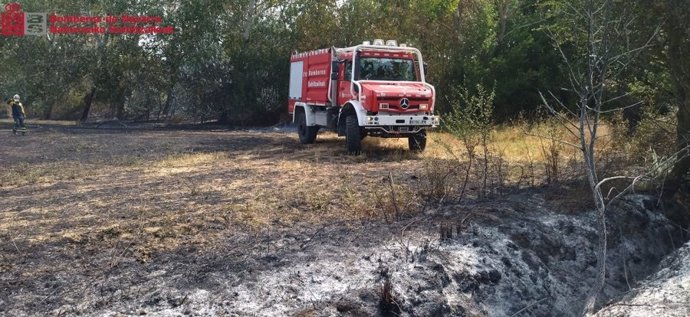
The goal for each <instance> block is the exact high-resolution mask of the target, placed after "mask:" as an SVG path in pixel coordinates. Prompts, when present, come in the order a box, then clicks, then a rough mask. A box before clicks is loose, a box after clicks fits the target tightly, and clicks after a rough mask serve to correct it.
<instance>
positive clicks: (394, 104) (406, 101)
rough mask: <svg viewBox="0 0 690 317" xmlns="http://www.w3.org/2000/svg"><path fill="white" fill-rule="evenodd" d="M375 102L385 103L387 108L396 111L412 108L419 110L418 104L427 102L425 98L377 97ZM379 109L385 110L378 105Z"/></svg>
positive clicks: (412, 109) (411, 109) (410, 109)
mask: <svg viewBox="0 0 690 317" xmlns="http://www.w3.org/2000/svg"><path fill="white" fill-rule="evenodd" d="M377 102H378V103H379V105H381V104H387V105H388V109H389V110H397V111H414V110H419V105H420V104H428V103H429V102H428V99H426V98H399V97H395V98H378V99H377ZM379 110H385V109H381V107H380V106H379Z"/></svg>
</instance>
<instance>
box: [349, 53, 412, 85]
mask: <svg viewBox="0 0 690 317" xmlns="http://www.w3.org/2000/svg"><path fill="white" fill-rule="evenodd" d="M414 65H415V63H414V61H413V60H411V59H401V58H380V57H363V58H360V59H359V76H358V77H359V79H360V80H388V81H417V72H415V69H414Z"/></svg>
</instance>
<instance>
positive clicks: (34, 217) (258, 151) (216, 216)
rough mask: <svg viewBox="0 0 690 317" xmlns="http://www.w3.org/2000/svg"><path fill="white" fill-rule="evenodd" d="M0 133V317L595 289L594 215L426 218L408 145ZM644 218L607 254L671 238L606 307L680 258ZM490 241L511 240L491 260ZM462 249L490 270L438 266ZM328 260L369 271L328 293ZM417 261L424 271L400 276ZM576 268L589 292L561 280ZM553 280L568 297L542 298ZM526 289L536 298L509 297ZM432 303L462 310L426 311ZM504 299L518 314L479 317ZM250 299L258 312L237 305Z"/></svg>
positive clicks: (659, 226)
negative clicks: (324, 265) (357, 152)
mask: <svg viewBox="0 0 690 317" xmlns="http://www.w3.org/2000/svg"><path fill="white" fill-rule="evenodd" d="M3 132H7V136H6V137H3V138H2V139H0V153H2V156H0V182H1V183H0V197H1V201H2V202H1V204H0V315H5V316H23V315H31V316H45V315H55V316H71V315H95V316H101V315H113V316H116V315H145V314H149V315H161V316H178V315H214V316H215V315H223V314H227V315H256V314H258V315H301V316H321V315H343V316H366V315H382V316H397V315H400V314H403V315H419V316H433V315H437V316H442V315H457V316H465V315H467V316H479V315H485V314H486V315H500V313H497V311H498V312H506V313H508V312H510V313H515V312H518V311H521V310H524V311H525V312H527V315H550V314H549V313H547V312H553V313H554V314H556V315H557V314H562V313H565V314H570V313H572V311H568V310H569V309H571V308H573V307H569V306H567V305H565V304H562V302H563V301H564V300H562V299H561V300H558V301H556V300H548V301H547V300H542V298H547V299H548V298H552V299H553V297H556V296H562V297H568V296H570V297H573V298H571V300H573V301H579V300H582V295H583V294H578V293H577V290H585V289H586V288H587V285H589V284H588V280H587V279H591V278H592V277H593V276H594V275H593V274H594V273H593V272H594V271H593V270H594V264H595V262H593V259H594V258H595V257H594V255H593V253H592V251H591V250H587V249H586V248H588V247H592V248H591V249H593V246H592V244H593V243H594V242H595V241H596V234H595V231H594V229H592V228H591V227H587V226H589V225H592V226H593V224H594V218H592V217H590V216H591V214H586V213H585V211H583V212H581V213H577V212H573V211H571V210H568V211H565V212H560V211H558V206H559V202H558V201H557V200H554V201H545V200H538V201H537V202H534V199H533V198H534V197H544V196H547V197H548V196H549V193H551V191H548V190H547V191H546V192H545V190H543V189H521V190H515V189H513V190H512V191H507V192H506V194H504V195H502V196H501V197H496V198H495V199H491V200H482V201H478V200H477V201H472V202H470V201H469V200H468V201H467V202H463V203H460V204H453V205H438V204H434V203H431V202H429V200H428V199H427V198H428V197H426V196H425V193H424V188H427V185H426V184H425V183H424V181H425V180H424V177H425V176H424V175H426V174H425V171H426V170H427V169H428V164H427V163H426V159H427V158H428V157H425V156H424V155H416V154H410V153H408V152H407V150H406V149H405V147H406V142H403V141H400V142H395V141H393V142H388V143H380V142H371V141H365V144H364V154H363V155H362V156H360V157H351V156H347V155H346V153H345V151H344V140H342V139H338V138H336V137H335V136H334V135H331V134H326V135H325V136H322V135H320V136H319V139H318V140H317V144H315V145H310V146H304V145H300V144H299V142H298V140H297V137H296V133H293V132H292V131H282V130H276V131H274V130H271V129H268V130H226V129H223V128H217V129H208V128H207V129H198V128H195V129H136V128H128V129H100V128H95V127H90V128H78V127H57V126H33V129H31V131H30V133H29V135H27V136H12V135H10V132H8V131H7V130H3ZM582 199H587V198H584V197H583V198H582ZM569 200H572V199H570V198H569ZM628 205H634V202H628ZM631 208H632V209H635V208H636V207H631ZM552 209H554V210H556V211H555V212H551V214H550V218H549V219H548V221H547V220H545V221H544V222H543V223H540V224H535V223H536V221H535V220H534V219H536V218H538V217H539V216H538V215H539V214H540V213H549V212H550V211H547V210H552ZM651 214H652V213H651V212H650V211H640V212H637V213H632V215H633V216H631V217H633V220H634V219H637V218H639V219H637V220H635V221H632V222H629V223H628V222H626V223H627V224H623V222H621V221H619V222H615V221H612V223H614V224H613V225H612V226H614V227H612V230H615V232H617V233H616V234H615V235H612V237H611V239H612V241H611V244H612V245H613V246H614V248H615V247H616V246H623V245H626V244H627V243H629V241H632V240H634V241H638V240H642V239H649V238H650V237H655V236H656V235H660V234H658V232H661V231H663V232H664V237H663V238H660V240H663V241H662V242H658V241H654V242H650V243H657V242H658V246H657V247H651V248H650V247H648V246H646V245H644V246H640V247H637V248H635V247H631V248H628V247H626V249H625V250H627V251H630V250H643V252H639V253H638V254H636V255H634V256H626V257H625V259H622V260H620V261H618V262H621V263H625V264H622V265H621V266H620V268H619V269H615V268H614V269H612V273H611V275H612V277H611V278H612V281H611V282H610V283H609V284H610V287H609V290H608V293H607V294H608V295H610V296H611V297H613V296H616V295H619V294H621V293H623V292H625V291H626V290H625V289H626V288H627V287H629V286H630V284H634V282H635V281H633V280H639V279H641V278H643V277H644V276H646V275H647V274H650V273H651V271H652V270H653V268H654V265H655V263H657V262H658V261H659V259H660V258H661V257H662V256H663V255H664V254H666V253H668V252H671V250H672V248H673V246H674V245H675V244H677V243H681V242H680V240H679V239H680V238H677V237H678V233H677V232H675V231H673V227H672V226H670V225H666V224H665V223H664V222H663V221H662V220H658V219H657V220H653V219H656V218H654V216H651ZM567 217H576V218H578V220H577V221H576V223H579V224H580V225H582V226H581V227H579V226H578V225H577V224H575V225H573V224H571V223H569V222H568V221H567V219H568V218H567ZM635 217H637V218H635ZM554 219H556V220H554ZM564 219H565V220H564ZM650 219H652V220H650ZM551 222H554V223H556V224H555V225H554V224H551ZM650 223H653V224H650ZM616 224H618V225H617V227H615V226H616ZM487 228H490V229H491V230H495V231H491V232H493V233H488V232H489V231H487V230H489V229H487ZM664 230H665V231H664ZM492 235H501V236H503V235H505V236H506V237H507V238H506V239H508V240H509V242H508V243H504V244H501V246H500V247H497V245H496V243H498V242H496V241H491V237H492ZM571 236H581V237H582V238H581V239H582V240H581V241H580V240H578V241H579V242H577V243H575V242H573V241H569V240H568V237H571ZM631 236H635V238H629V237H631ZM412 237H419V238H412ZM635 239H637V240H635ZM501 243H503V242H501ZM391 245H394V247H391ZM458 246H467V247H468V248H471V249H474V250H481V252H479V251H478V254H484V256H485V257H486V258H487V259H494V258H495V260H496V261H493V262H492V261H491V260H489V262H486V263H485V266H486V267H485V268H481V267H474V268H472V269H460V268H458V267H457V266H454V265H450V264H448V263H450V262H452V261H450V262H448V263H446V262H444V261H443V260H442V259H443V258H444V257H448V256H450V255H452V254H454V253H451V251H452V250H455V249H454V248H456V247H458ZM583 247H584V248H583ZM627 251H626V252H627ZM453 252H455V251H453ZM612 253H613V254H614V256H616V254H617V253H616V251H614V252H612ZM511 254H512V256H511ZM324 259H327V260H332V261H334V262H347V261H354V262H356V263H360V262H361V263H365V264H363V265H360V266H357V264H356V263H355V264H352V265H349V266H344V267H346V268H348V271H346V272H335V271H331V272H326V273H324V276H323V277H320V276H314V273H313V272H305V271H302V269H304V270H307V271H308V270H310V269H308V268H310V267H315V266H317V264H314V265H312V263H318V262H319V261H323V260H324ZM358 261H359V262H358ZM409 263H419V264H418V265H416V266H415V265H413V266H412V269H411V270H412V271H409V272H408V271H407V270H406V269H403V268H405V267H407V266H408V264H409ZM564 263H565V264H564ZM614 266H615V265H614ZM291 268H302V269H300V270H297V269H295V270H296V271H290V269H291ZM420 268H421V269H420ZM572 268H577V269H578V270H580V272H577V274H578V275H581V276H575V277H573V276H570V275H568V274H573V272H568V270H570V269H572ZM418 269H419V270H421V271H419V272H418V271H417V270H418ZM367 270H368V271H371V274H369V273H367V272H364V271H367ZM284 272H291V273H289V274H287V273H285V274H286V275H281V274H283V273H284ZM319 272H320V271H319ZM621 272H623V273H621ZM274 273H275V274H274ZM365 273H366V274H365ZM367 274H368V275H367ZM621 274H623V275H621ZM633 274H636V276H634V277H633ZM307 275H309V276H307ZM363 275H366V276H369V275H371V277H370V279H368V280H367V282H366V283H364V284H365V286H358V287H355V286H352V290H340V291H339V292H331V291H330V289H331V287H330V286H328V287H326V286H327V285H330V284H332V285H340V284H347V285H355V284H356V283H354V282H351V281H350V280H349V279H348V278H350V277H353V278H357V277H358V276H363ZM267 276H269V277H271V276H273V277H271V278H266V277H267ZM561 276H565V277H563V280H564V282H563V285H565V286H562V287H561V286H558V287H557V286H546V285H547V284H549V283H551V282H553V281H552V279H556V278H558V277H561ZM285 279H294V281H292V280H290V281H287V280H285ZM314 279H317V280H318V279H322V280H323V281H322V282H320V283H321V285H326V286H323V287H322V289H327V290H329V292H331V293H328V294H326V293H324V294H325V295H323V296H321V295H309V296H307V295H304V294H305V292H306V293H308V291H309V289H310V288H313V292H318V289H320V288H318V287H313V286H309V285H311V284H309V285H307V284H305V283H307V282H305V281H307V280H311V282H310V283H314ZM415 279H418V281H415ZM524 281H528V283H529V281H533V283H534V284H535V285H537V284H538V285H540V287H542V288H544V289H545V290H541V291H540V290H536V291H535V289H534V288H531V287H523V286H516V285H524V284H525V282H524ZM329 283H330V284H329ZM339 283H340V284H339ZM317 284H318V283H317ZM413 284H414V285H416V286H414V287H413V286H410V285H413ZM554 284H555V282H554ZM502 285H505V287H503V286H502ZM348 287H350V286H348ZM502 287H503V288H502ZM567 287H572V288H573V289H575V290H574V291H572V290H571V291H566V290H564V289H565V288H567ZM561 288H563V289H561ZM511 289H513V290H514V292H513V293H511V291H510V290H511ZM199 290H204V291H205V292H204V293H201V294H202V295H203V296H202V295H199V294H200V293H199ZM324 292H325V291H324ZM439 292H440V293H443V294H446V297H447V298H455V297H454V296H455V295H452V296H451V295H448V293H449V292H450V293H452V292H457V294H459V295H457V296H459V298H460V299H440V298H439V297H438V296H437V295H428V294H432V293H433V294H436V293H439ZM334 294H335V295H334ZM410 294H422V295H410ZM424 294H427V295H424ZM462 294H465V295H467V294H473V296H470V297H471V300H470V299H468V298H466V297H462V296H463V295H462ZM506 294H508V295H506ZM510 294H512V295H510ZM200 296H201V297H203V298H200ZM204 296H206V297H204ZM262 296H265V299H262ZM499 297H501V298H503V299H502V300H503V301H504V302H508V303H509V304H510V305H508V304H505V305H503V306H501V307H503V308H502V309H503V310H491V309H488V308H486V307H484V308H482V307H481V305H482V303H483V302H486V303H488V304H491V303H492V302H493V301H496V300H497V298H499ZM304 298H310V299H309V300H304ZM248 299H250V300H249V301H250V302H252V303H254V304H252V305H253V306H252V305H248V306H243V302H247V301H248ZM264 301H265V302H266V303H267V304H266V306H265V307H262V306H261V304H260V303H261V302H264ZM535 303H536V304H535ZM281 304H284V306H285V307H283V308H281V309H276V310H274V309H273V308H271V307H272V306H275V305H281ZM530 305H531V306H530ZM504 306H505V307H504Z"/></svg>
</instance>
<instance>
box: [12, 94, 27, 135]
mask: <svg viewBox="0 0 690 317" xmlns="http://www.w3.org/2000/svg"><path fill="white" fill-rule="evenodd" d="M19 100H20V98H19V95H14V97H12V99H10V100H9V101H8V102H7V104H8V105H9V106H10V108H11V111H12V119H14V128H13V129H12V132H14V133H15V134H17V130H20V131H22V133H26V126H25V125H24V117H25V116H26V114H25V113H24V106H23V105H22V103H21V102H20V101H19Z"/></svg>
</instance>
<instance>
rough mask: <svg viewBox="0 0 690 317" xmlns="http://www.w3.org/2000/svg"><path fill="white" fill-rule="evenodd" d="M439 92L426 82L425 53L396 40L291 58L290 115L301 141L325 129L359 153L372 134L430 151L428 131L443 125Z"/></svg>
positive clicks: (307, 141) (349, 148) (311, 140)
mask: <svg viewBox="0 0 690 317" xmlns="http://www.w3.org/2000/svg"><path fill="white" fill-rule="evenodd" d="M435 101H436V91H435V89H434V87H433V86H432V85H430V84H428V83H426V81H425V74H424V60H423V58H422V54H421V52H420V51H419V50H418V49H416V48H412V47H407V46H406V45H404V44H403V45H398V44H397V43H396V42H395V41H387V42H384V41H383V40H375V41H374V43H373V44H372V43H370V42H364V43H362V44H361V45H357V46H353V47H348V48H327V49H320V50H314V51H309V52H303V53H294V54H293V55H292V56H291V59H290V92H289V102H288V111H289V112H290V114H292V117H293V122H294V123H295V124H296V125H297V131H298V135H299V139H300V142H301V143H304V144H310V143H314V141H315V140H316V135H317V133H318V131H319V130H320V129H322V128H323V129H330V130H333V131H336V132H337V133H338V135H339V136H345V139H346V144H347V151H348V153H350V154H359V153H360V152H361V149H362V139H364V138H365V137H366V136H377V137H384V138H408V143H409V148H410V150H412V151H418V152H421V151H423V150H424V149H425V147H426V130H427V129H429V128H435V127H437V126H438V125H439V117H438V116H436V115H434V104H435Z"/></svg>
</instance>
